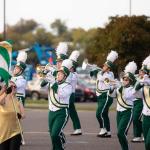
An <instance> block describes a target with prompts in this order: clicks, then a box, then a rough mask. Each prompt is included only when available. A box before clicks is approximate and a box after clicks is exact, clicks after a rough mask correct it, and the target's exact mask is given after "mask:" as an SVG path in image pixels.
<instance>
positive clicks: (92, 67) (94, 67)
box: [82, 59, 102, 71]
mask: <svg viewBox="0 0 150 150" xmlns="http://www.w3.org/2000/svg"><path fill="white" fill-rule="evenodd" d="M97 69H99V70H102V69H101V68H100V67H98V66H97V65H95V64H89V63H88V59H85V60H84V61H83V63H82V70H89V71H92V70H97Z"/></svg>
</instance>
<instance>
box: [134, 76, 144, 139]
mask: <svg viewBox="0 0 150 150" xmlns="http://www.w3.org/2000/svg"><path fill="white" fill-rule="evenodd" d="M137 80H140V79H139V78H137ZM135 97H136V98H135V99H134V101H133V135H134V137H141V135H142V120H141V119H142V110H143V99H142V98H143V96H142V90H139V91H137V92H136V94H135Z"/></svg>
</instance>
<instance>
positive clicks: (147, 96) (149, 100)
mask: <svg viewBox="0 0 150 150" xmlns="http://www.w3.org/2000/svg"><path fill="white" fill-rule="evenodd" d="M143 95H144V101H145V103H146V105H147V107H148V108H149V109H150V87H149V86H144V88H143Z"/></svg>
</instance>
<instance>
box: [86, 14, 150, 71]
mask: <svg viewBox="0 0 150 150" xmlns="http://www.w3.org/2000/svg"><path fill="white" fill-rule="evenodd" d="M111 49H113V50H116V51H117V52H118V53H119V59H118V62H117V63H118V66H123V67H121V68H124V66H125V65H126V64H127V62H129V61H132V60H134V61H136V63H137V64H138V66H139V67H140V66H141V62H142V61H143V59H144V58H145V57H146V56H147V55H149V52H150V21H148V20H147V17H146V16H132V17H128V16H123V17H118V16H116V17H110V18H109V23H108V24H107V25H106V26H105V28H103V29H102V28H97V31H96V32H95V34H94V35H93V37H91V38H89V41H88V42H87V46H86V54H87V56H88V58H89V60H90V61H91V62H96V63H97V64H102V61H103V62H104V61H105V59H106V57H107V54H108V52H109V51H110V50H111Z"/></svg>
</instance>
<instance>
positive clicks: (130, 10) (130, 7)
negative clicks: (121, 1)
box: [129, 0, 132, 17]
mask: <svg viewBox="0 0 150 150" xmlns="http://www.w3.org/2000/svg"><path fill="white" fill-rule="evenodd" d="M131 15H132V0H129V16H130V17H131Z"/></svg>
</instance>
